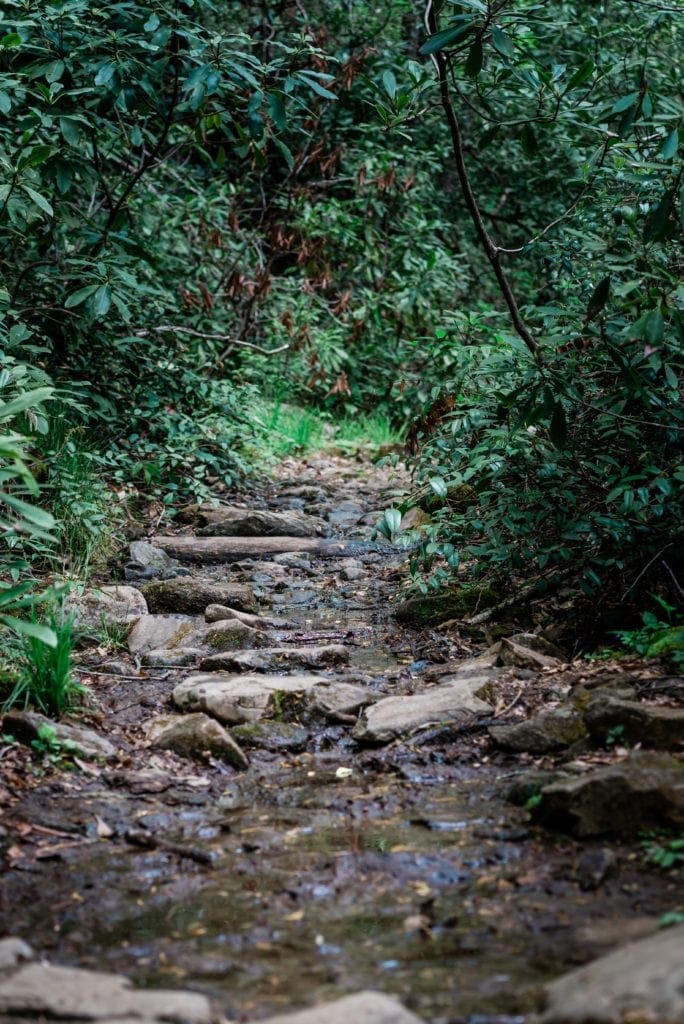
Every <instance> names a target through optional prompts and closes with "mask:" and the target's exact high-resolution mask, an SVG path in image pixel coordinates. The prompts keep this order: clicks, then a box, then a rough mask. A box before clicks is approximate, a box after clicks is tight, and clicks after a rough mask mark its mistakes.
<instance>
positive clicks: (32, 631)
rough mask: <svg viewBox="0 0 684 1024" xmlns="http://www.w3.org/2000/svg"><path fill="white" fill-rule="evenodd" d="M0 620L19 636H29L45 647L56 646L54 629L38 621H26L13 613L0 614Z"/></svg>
mask: <svg viewBox="0 0 684 1024" xmlns="http://www.w3.org/2000/svg"><path fill="white" fill-rule="evenodd" d="M0 622H2V623H3V624H4V625H5V626H7V627H8V628H9V629H11V630H12V631H13V632H14V633H17V634H18V635H19V636H31V637H33V638H34V640H40V642H41V643H43V644H45V645H46V647H56V646H57V635H56V633H55V632H54V630H52V629H50V628H49V627H48V626H42V625H41V624H40V623H39V622H27V620H26V619H17V618H15V617H14V616H13V615H0Z"/></svg>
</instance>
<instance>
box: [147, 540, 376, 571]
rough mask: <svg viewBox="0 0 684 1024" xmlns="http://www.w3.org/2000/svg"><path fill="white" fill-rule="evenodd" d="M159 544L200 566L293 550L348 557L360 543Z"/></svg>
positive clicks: (294, 541) (220, 542) (170, 553)
mask: <svg viewBox="0 0 684 1024" xmlns="http://www.w3.org/2000/svg"><path fill="white" fill-rule="evenodd" d="M152 542H153V544H154V545H155V547H158V548H162V550H163V551H166V553H167V554H168V555H171V556H172V557H173V558H178V559H180V560H181V561H183V562H194V563H196V564H198V565H202V564H210V563H213V562H239V561H241V560H242V559H243V558H271V557H272V556H273V555H279V554H286V553H290V552H305V553H311V554H315V555H319V556H321V557H325V558H348V557H349V556H350V555H355V554H357V552H358V549H359V545H358V544H354V543H352V544H345V543H343V542H342V541H335V540H322V539H318V538H313V537H302V538H301V539H300V538H298V537H187V536H179V537H162V536H160V537H153V538H152Z"/></svg>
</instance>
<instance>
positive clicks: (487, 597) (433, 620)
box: [394, 584, 501, 629]
mask: <svg viewBox="0 0 684 1024" xmlns="http://www.w3.org/2000/svg"><path fill="white" fill-rule="evenodd" d="M500 600H501V594H500V593H497V591H496V590H494V588H493V587H491V586H488V585H486V584H482V585H480V586H478V585H473V586H468V587H459V588H458V589H455V590H442V591H439V592H438V593H436V594H426V595H421V596H419V597H409V598H407V600H406V601H401V602H400V604H398V605H397V607H396V609H395V611H394V617H395V619H396V620H397V622H401V623H403V624H404V625H406V626H414V627H415V628H416V629H424V628H426V627H427V626H436V625H438V624H439V623H440V622H446V621H447V619H466V618H468V617H469V616H470V615H473V614H474V613H475V612H476V611H484V609H485V608H489V607H490V606H491V605H493V604H496V603H497V601H500Z"/></svg>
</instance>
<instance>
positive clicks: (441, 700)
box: [353, 676, 493, 743]
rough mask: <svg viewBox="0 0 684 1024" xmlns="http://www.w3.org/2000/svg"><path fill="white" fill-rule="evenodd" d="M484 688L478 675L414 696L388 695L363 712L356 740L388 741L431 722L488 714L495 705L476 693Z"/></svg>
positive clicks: (364, 741) (450, 720) (450, 721)
mask: <svg viewBox="0 0 684 1024" xmlns="http://www.w3.org/2000/svg"><path fill="white" fill-rule="evenodd" d="M489 681H490V680H489V679H487V680H486V681H485V683H484V685H485V686H486V684H487V683H488V682H489ZM482 689H483V681H482V679H481V678H478V677H477V676H475V677H473V678H472V679H470V678H466V679H462V680H460V681H456V682H453V683H449V684H448V685H442V686H436V687H434V689H432V690H427V691H426V692H425V693H419V694H416V695H415V696H412V697H385V698H384V699H383V700H379V701H377V703H375V704H373V705H372V706H371V707H369V708H367V709H366V711H364V713H363V715H362V716H361V718H360V720H359V722H358V723H357V725H356V727H355V728H354V732H353V736H354V739H357V740H360V741H361V742H362V743H389V741H390V740H393V739H394V738H395V737H397V736H403V735H405V734H407V733H411V732H413V731H414V730H415V729H421V728H424V727H425V726H428V725H432V724H435V725H438V724H440V723H450V724H451V723H461V722H466V721H467V720H468V719H469V718H472V717H473V716H479V715H489V714H491V713H492V711H493V708H492V706H491V705H490V704H487V703H486V702H485V701H483V700H481V699H480V698H479V697H478V696H477V693H478V692H479V691H481V690H482Z"/></svg>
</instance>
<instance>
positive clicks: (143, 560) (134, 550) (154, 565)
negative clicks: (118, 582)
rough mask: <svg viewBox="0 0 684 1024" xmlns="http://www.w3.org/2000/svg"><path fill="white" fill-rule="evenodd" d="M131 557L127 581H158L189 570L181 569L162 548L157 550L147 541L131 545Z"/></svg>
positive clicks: (127, 566) (126, 574)
mask: <svg viewBox="0 0 684 1024" xmlns="http://www.w3.org/2000/svg"><path fill="white" fill-rule="evenodd" d="M129 550H130V557H129V560H128V562H127V563H126V566H125V568H124V578H125V579H126V580H131V581H133V580H134V581H136V582H143V581H148V580H156V579H168V578H170V577H172V576H176V575H178V574H179V573H186V572H187V571H188V570H187V569H179V562H177V561H176V559H175V558H169V556H168V555H167V554H166V552H165V551H162V549H161V548H155V546H154V545H153V544H150V543H149V542H148V541H146V540H135V541H133V543H132V544H131V545H130V549H129Z"/></svg>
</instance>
